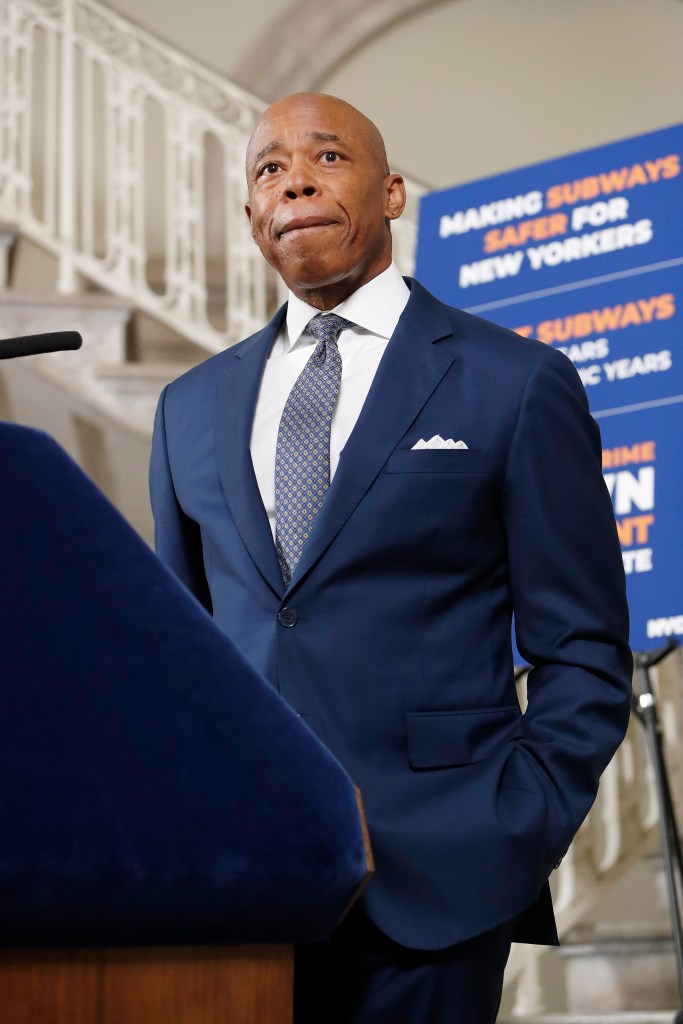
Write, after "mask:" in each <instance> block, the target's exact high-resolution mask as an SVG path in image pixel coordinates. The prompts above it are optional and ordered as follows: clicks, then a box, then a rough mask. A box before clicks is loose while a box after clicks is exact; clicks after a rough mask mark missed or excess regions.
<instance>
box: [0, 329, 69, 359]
mask: <svg viewBox="0 0 683 1024" xmlns="http://www.w3.org/2000/svg"><path fill="white" fill-rule="evenodd" d="M82 344H83V338H82V337H81V336H80V334H79V333H78V331H51V332H50V333H49V334H27V335H26V337H24V338H6V339H5V340H4V341H0V359H14V358H15V357H16V356H36V355H41V354H42V353H43V352H67V351H70V350H71V349H77V348H80V347H81V345H82Z"/></svg>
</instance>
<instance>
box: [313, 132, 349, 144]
mask: <svg viewBox="0 0 683 1024" xmlns="http://www.w3.org/2000/svg"><path fill="white" fill-rule="evenodd" d="M311 138H312V139H314V140H315V142H342V139H340V138H339V136H338V135H334V134H333V133H332V132H311Z"/></svg>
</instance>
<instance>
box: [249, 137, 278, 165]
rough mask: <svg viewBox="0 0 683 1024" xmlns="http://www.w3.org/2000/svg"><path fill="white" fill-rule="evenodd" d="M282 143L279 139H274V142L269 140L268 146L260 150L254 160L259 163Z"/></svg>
mask: <svg viewBox="0 0 683 1024" xmlns="http://www.w3.org/2000/svg"><path fill="white" fill-rule="evenodd" d="M281 145H282V143H281V141H280V140H279V139H273V141H272V142H269V143H268V145H267V146H264V147H263V149H260V150H259V151H258V153H257V154H256V156H255V157H254V161H255V162H256V163H258V161H259V160H262V159H263V157H264V156H268V154H269V153H272V152H273V150H274V149H279V148H280V146H281Z"/></svg>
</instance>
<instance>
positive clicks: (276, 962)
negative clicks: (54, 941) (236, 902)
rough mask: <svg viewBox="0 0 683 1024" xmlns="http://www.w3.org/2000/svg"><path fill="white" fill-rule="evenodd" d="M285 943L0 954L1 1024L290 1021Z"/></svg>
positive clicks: (290, 973) (289, 961)
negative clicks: (278, 944)
mask: <svg viewBox="0 0 683 1024" xmlns="http://www.w3.org/2000/svg"><path fill="white" fill-rule="evenodd" d="M293 980H294V954H293V949H292V947H291V946H265V945H264V946H178V947H172V946H168V947H154V948H152V947H150V948H146V947H145V948H142V947H141V948H132V949H88V950H82V949H76V950H0V1006H1V1010H0V1017H1V1019H2V1024H291V1021H292V986H293Z"/></svg>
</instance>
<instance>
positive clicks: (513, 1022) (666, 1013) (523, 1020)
mask: <svg viewBox="0 0 683 1024" xmlns="http://www.w3.org/2000/svg"><path fill="white" fill-rule="evenodd" d="M678 1013H679V1011H678V1010H621V1011H619V1012H617V1013H544V1014H540V1015H538V1016H534V1017H508V1018H506V1019H505V1020H502V1019H501V1020H499V1021H498V1024H675V1022H676V1018H677V1014H678Z"/></svg>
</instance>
